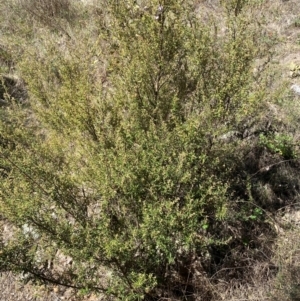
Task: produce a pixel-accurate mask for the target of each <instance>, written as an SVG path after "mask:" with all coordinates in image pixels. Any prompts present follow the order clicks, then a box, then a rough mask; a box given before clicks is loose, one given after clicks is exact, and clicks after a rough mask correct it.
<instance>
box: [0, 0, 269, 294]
mask: <svg viewBox="0 0 300 301" xmlns="http://www.w3.org/2000/svg"><path fill="white" fill-rule="evenodd" d="M104 2H105V3H104ZM258 2H259V1H258ZM43 3H46V2H43V1H42V2H41V3H40V4H39V6H38V7H36V8H34V9H36V10H37V9H38V10H39V11H38V12H40V10H42V9H43V6H42V4H43ZM49 3H50V2H49ZM53 3H55V1H51V5H50V4H49V5H50V6H51V7H50V6H49V8H48V6H47V8H46V9H47V11H48V14H47V18H51V16H50V8H51V13H52V10H53V14H54V13H55V14H57V12H56V11H54V9H56V6H53V5H54V4H53ZM63 3H68V2H67V1H64V2H63ZM52 4H53V5H52ZM102 4H103V5H102V6H101V7H102V8H101V9H98V11H97V16H98V18H99V20H96V21H95V22H98V28H97V29H94V30H93V32H90V33H89V34H82V33H81V31H83V30H84V28H83V27H84V25H83V27H80V25H78V24H77V25H76V26H75V25H74V32H73V34H72V35H70V34H66V33H65V31H64V30H63V31H61V32H60V31H59V27H55V29H56V31H53V30H52V29H48V30H49V31H48V33H47V35H46V38H43V36H39V41H38V43H28V45H27V46H26V49H25V50H24V53H23V54H22V56H21V57H19V58H18V62H17V66H18V68H19V70H20V72H21V74H22V77H23V79H24V80H25V82H26V87H27V89H28V93H29V96H30V104H28V105H26V106H24V105H20V104H19V103H18V102H16V101H15V100H14V99H13V98H12V99H11V100H10V103H11V105H10V106H8V107H5V108H3V109H2V108H1V110H2V113H1V123H0V126H1V128H0V129H1V136H0V147H1V155H0V172H1V173H0V175H1V183H0V187H1V189H0V191H1V192H0V210H1V218H2V219H3V221H4V222H5V223H6V224H7V225H10V227H11V232H12V233H13V235H12V237H11V238H10V239H9V240H7V239H6V238H5V237H3V240H2V245H1V254H0V268H1V270H13V271H15V272H23V273H24V275H25V276H26V277H27V278H28V279H35V280H40V281H46V282H50V283H53V284H61V285H65V286H69V287H73V288H76V289H78V290H81V291H82V292H91V291H95V292H102V293H105V294H107V295H111V296H115V297H117V298H119V299H122V300H143V299H146V300H151V299H157V298H159V297H170V298H172V297H174V296H177V297H176V298H181V297H182V298H188V296H193V295H195V294H197V293H198V294H203V296H204V295H205V292H206V290H207V288H206V287H205V286H206V284H205V283H204V280H203V281H202V280H201V281H202V282H201V281H200V279H202V278H201V277H204V276H205V275H207V274H209V273H211V275H213V274H214V273H216V272H217V265H218V264H219V263H222V262H223V261H224V260H225V259H224V258H225V257H226V256H227V255H228V254H229V250H230V248H232V249H234V250H235V251H232V252H231V251H230V252H231V254H232V255H233V256H234V254H235V253H234V252H237V251H236V250H237V249H238V246H240V248H241V249H243V248H250V247H251V246H250V242H249V241H250V238H249V237H250V236H251V234H249V233H248V234H247V235H248V236H249V237H248V236H247V235H246V234H245V235H244V234H243V235H244V236H243V235H241V236H239V235H236V236H234V234H233V233H232V232H230V229H231V228H230V227H227V226H228V225H230V223H231V224H234V223H235V224H234V225H235V226H238V227H241V228H242V229H244V230H245V229H246V227H248V229H251V227H252V225H253V224H258V223H264V218H263V211H262V210H260V209H257V208H256V209H255V207H253V203H251V197H250V194H251V193H250V194H247V193H246V192H245V194H244V195H243V200H244V202H245V203H246V205H245V206H244V207H242V208H243V210H241V211H240V212H239V214H236V213H234V212H235V210H240V208H241V207H240V206H237V205H233V199H234V197H236V194H234V193H233V191H234V187H235V186H234V185H235V184H236V181H237V178H235V176H236V177H238V176H237V174H238V173H235V168H236V164H237V162H238V158H236V157H235V156H236V154H237V149H239V148H241V147H242V146H243V144H242V140H239V139H235V140H234V141H233V142H228V141H227V140H226V139H224V137H225V138H226V135H227V134H228V133H230V131H236V130H238V129H239V127H240V126H241V123H242V122H244V120H245V119H246V118H247V116H251V114H253V112H255V107H256V106H257V104H258V103H259V102H260V101H261V100H262V97H263V96H264V94H263V93H262V91H263V88H264V87H262V82H261V81H259V80H258V79H257V77H255V78H254V76H253V74H252V73H253V63H254V62H255V59H256V58H257V56H258V54H259V55H260V56H262V55H263V52H262V51H263V49H266V48H264V47H265V45H263V44H262V40H260V28H259V27H258V25H255V24H256V23H255V22H253V20H250V17H248V13H249V11H251V10H253V8H254V7H255V6H256V5H259V4H257V3H255V1H235V0H234V1H233V0H232V1H225V3H224V7H223V13H224V16H225V18H224V20H225V22H224V23H222V24H218V22H217V21H216V20H214V18H213V17H209V18H207V17H206V18H204V17H203V18H202V17H201V16H199V14H197V13H196V11H195V7H194V6H193V5H192V4H190V2H189V1H181V0H164V1H158V0H152V1H148V2H147V4H143V3H142V1H114V0H107V1H103V3H102ZM47 5H48V4H47ZM68 5H69V4H68ZM27 13H28V12H27ZM29 13H30V11H29ZM35 15H36V13H35ZM104 16H105V17H104ZM78 18H82V20H81V21H82V24H84V22H86V19H85V16H84V15H80V16H79V17H78ZM251 18H253V15H252V16H251ZM24 20H25V19H24ZM47 20H48V19H47ZM25 21H26V20H25ZM25 21H24V22H25ZM27 22H28V20H27ZM24 24H25V25H24V26H28V28H27V32H28V31H30V32H31V33H32V35H30V38H33V39H34V34H33V33H35V34H37V32H38V30H37V29H36V28H35V27H34V26H33V25H32V24H31V23H30V22H29V23H26V22H25V23H24ZM26 24H27V25H26ZM80 24H81V23H80ZM257 24H259V23H257ZM50 25H51V24H50ZM45 31H47V29H45ZM76 34H78V35H79V37H80V38H75V36H76ZM80 34H81V35H80ZM58 39H59V41H58ZM245 191H246V190H245ZM249 200H250V201H249ZM247 201H249V202H248V203H247ZM237 207H238V208H239V209H237ZM244 230H243V231H244ZM250 232H251V231H250ZM254 235H255V234H254ZM247 237H248V238H247ZM233 242H234V243H233ZM216 250H217V251H216ZM217 253H218V254H219V255H218V256H216V254H217ZM58 254H63V255H64V256H66V257H68V258H71V263H69V264H62V263H61V262H60V261H59V260H60V258H61V256H58ZM222 254H223V255H222ZM225 254H227V255H226V256H225ZM222 260H223V261H222ZM208 261H209V262H210V264H207V262H208ZM212 264H214V266H215V268H211V267H212ZM61 266H63V268H61ZM199 275H200V276H199Z"/></svg>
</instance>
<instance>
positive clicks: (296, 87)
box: [291, 84, 300, 96]
mask: <svg viewBox="0 0 300 301" xmlns="http://www.w3.org/2000/svg"><path fill="white" fill-rule="evenodd" d="M291 90H292V91H293V92H294V93H295V94H296V95H299V96H300V85H297V84H293V85H292V86H291Z"/></svg>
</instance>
